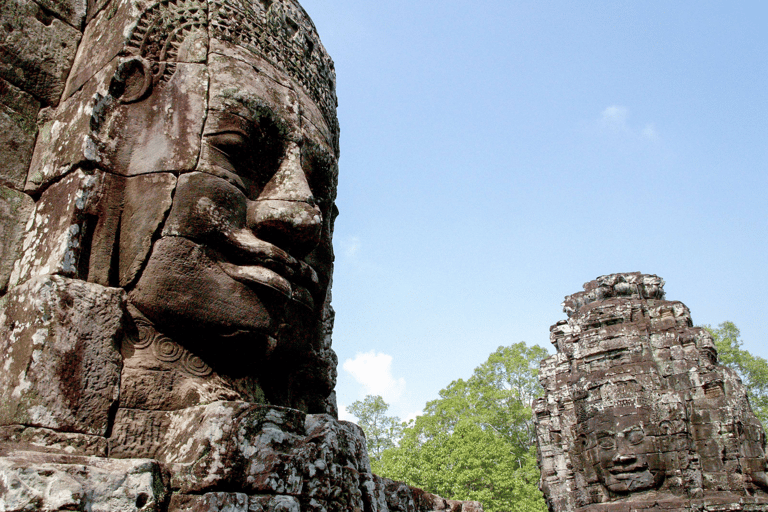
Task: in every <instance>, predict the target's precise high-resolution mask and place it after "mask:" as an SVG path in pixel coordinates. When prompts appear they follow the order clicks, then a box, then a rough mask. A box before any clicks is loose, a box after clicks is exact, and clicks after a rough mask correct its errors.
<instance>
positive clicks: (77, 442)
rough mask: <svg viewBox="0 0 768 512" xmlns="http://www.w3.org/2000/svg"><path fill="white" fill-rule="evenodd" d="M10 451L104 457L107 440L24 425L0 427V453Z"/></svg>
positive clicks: (100, 437)
mask: <svg viewBox="0 0 768 512" xmlns="http://www.w3.org/2000/svg"><path fill="white" fill-rule="evenodd" d="M10 450H23V451H44V452H46V453H58V454H64V455H89V456H95V457H106V456H107V439H106V438H105V437H102V436H91V435H87V434H75V433H72V432H58V431H56V430H51V429H49V428H36V427H26V426H24V425H8V426H4V427H0V452H9V451H10Z"/></svg>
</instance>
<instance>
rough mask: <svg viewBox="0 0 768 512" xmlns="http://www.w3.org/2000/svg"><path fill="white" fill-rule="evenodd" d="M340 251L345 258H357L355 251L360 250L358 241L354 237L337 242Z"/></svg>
mask: <svg viewBox="0 0 768 512" xmlns="http://www.w3.org/2000/svg"><path fill="white" fill-rule="evenodd" d="M339 245H340V246H341V247H340V248H341V251H342V252H343V253H344V255H345V256H346V257H347V258H354V257H355V256H357V251H359V250H360V239H359V238H358V237H356V236H351V237H348V238H346V239H344V240H341V241H340V242H339Z"/></svg>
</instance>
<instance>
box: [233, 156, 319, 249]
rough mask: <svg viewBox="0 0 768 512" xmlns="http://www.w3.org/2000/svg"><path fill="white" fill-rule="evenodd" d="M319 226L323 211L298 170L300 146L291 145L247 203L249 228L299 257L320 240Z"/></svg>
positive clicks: (267, 240)
mask: <svg viewBox="0 0 768 512" xmlns="http://www.w3.org/2000/svg"><path fill="white" fill-rule="evenodd" d="M322 223H323V217H322V212H321V211H320V208H318V206H317V205H316V204H315V199H314V197H313V196H312V190H311V189H310V187H309V183H308V182H307V176H306V175H305V174H304V170H303V169H302V168H301V153H300V151H299V147H298V145H296V144H295V143H291V144H290V145H289V146H288V148H287V149H286V152H285V155H284V157H283V161H282V162H281V164H280V168H279V169H278V170H277V172H276V173H275V175H274V176H273V177H272V179H271V180H270V181H269V183H267V185H266V186H265V187H264V190H262V192H261V194H259V197H258V198H256V200H255V201H250V202H249V205H248V227H249V228H250V229H251V230H252V231H253V232H254V233H255V234H256V236H257V237H258V238H260V239H261V240H264V241H265V242H269V243H271V244H274V245H276V246H278V247H280V248H281V249H284V250H285V251H288V252H289V253H290V254H291V255H292V256H293V257H295V258H302V257H303V256H305V255H306V254H308V253H309V252H310V251H311V250H312V249H314V247H315V246H316V245H317V244H318V242H319V241H320V232H321V228H322Z"/></svg>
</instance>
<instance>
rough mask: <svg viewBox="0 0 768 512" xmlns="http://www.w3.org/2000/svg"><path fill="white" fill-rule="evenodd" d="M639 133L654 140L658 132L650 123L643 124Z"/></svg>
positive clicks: (657, 136)
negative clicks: (643, 126)
mask: <svg viewBox="0 0 768 512" xmlns="http://www.w3.org/2000/svg"><path fill="white" fill-rule="evenodd" d="M641 133H642V135H643V137H645V138H646V139H650V140H656V139H658V138H659V134H658V133H657V132H656V128H655V127H654V126H653V124H652V123H649V124H647V125H645V128H643V131H642V132H641Z"/></svg>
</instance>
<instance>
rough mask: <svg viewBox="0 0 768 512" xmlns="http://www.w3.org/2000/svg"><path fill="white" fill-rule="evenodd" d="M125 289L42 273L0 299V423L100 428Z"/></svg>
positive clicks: (116, 380)
mask: <svg viewBox="0 0 768 512" xmlns="http://www.w3.org/2000/svg"><path fill="white" fill-rule="evenodd" d="M123 302H124V292H123V291H122V290H120V289H114V288H105V287H102V286H98V285H94V284H90V283H85V282H82V281H75V280H71V279H66V278H62V277H59V276H43V277H40V278H35V279H32V280H30V281H28V282H27V283H25V284H24V285H21V286H18V287H16V288H14V289H13V290H11V291H10V292H9V293H8V294H6V295H5V296H4V297H3V298H2V300H1V301H0V305H1V306H2V311H0V424H2V425H29V426H35V427H44V428H50V429H55V430H58V431H63V432H75V433H83V434H91V435H98V436H104V435H105V434H106V433H107V430H108V425H109V416H110V409H111V408H112V407H113V404H115V402H116V401H117V399H118V392H119V384H120V369H121V367H122V359H121V357H120V352H119V346H120V342H121V337H122V333H123V322H124V309H123Z"/></svg>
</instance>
